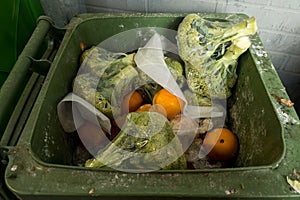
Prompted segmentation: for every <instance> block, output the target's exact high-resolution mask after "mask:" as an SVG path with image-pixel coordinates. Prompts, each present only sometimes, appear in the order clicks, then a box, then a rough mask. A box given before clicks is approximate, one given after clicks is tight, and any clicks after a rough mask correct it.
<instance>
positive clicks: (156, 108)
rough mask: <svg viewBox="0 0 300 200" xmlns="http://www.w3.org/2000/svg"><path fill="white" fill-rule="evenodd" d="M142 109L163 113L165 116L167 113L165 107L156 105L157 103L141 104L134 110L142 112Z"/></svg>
mask: <svg viewBox="0 0 300 200" xmlns="http://www.w3.org/2000/svg"><path fill="white" fill-rule="evenodd" d="M144 111H149V112H157V113H160V114H162V115H164V116H165V117H167V113H166V111H165V109H164V108H163V107H162V106H161V105H158V104H155V105H151V104H144V105H141V106H140V107H139V108H138V109H137V110H136V111H135V112H144Z"/></svg>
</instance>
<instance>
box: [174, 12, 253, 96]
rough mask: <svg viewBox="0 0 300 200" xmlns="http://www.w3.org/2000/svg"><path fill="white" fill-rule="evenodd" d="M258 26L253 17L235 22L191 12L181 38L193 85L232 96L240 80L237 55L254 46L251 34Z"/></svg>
mask: <svg viewBox="0 0 300 200" xmlns="http://www.w3.org/2000/svg"><path fill="white" fill-rule="evenodd" d="M256 30H257V26H256V21H255V18H253V17H251V18H248V19H245V20H243V21H242V22H240V23H238V24H234V25H232V24H230V23H226V22H219V21H210V20H208V19H204V18H202V17H200V16H199V15H197V14H189V15H187V16H186V17H185V18H184V19H183V21H182V22H181V23H180V25H179V27H178V37H177V38H178V48H179V55H180V57H181V59H182V60H183V61H184V63H185V75H186V78H187V82H188V85H189V87H190V88H191V89H192V90H193V91H194V92H195V93H197V94H200V95H202V96H206V97H209V98H210V97H212V98H227V97H229V96H230V95H231V91H230V89H231V88H232V87H233V86H234V84H235V81H236V67H237V59H238V57H239V56H240V55H241V54H242V53H244V52H245V51H246V50H247V49H248V48H249V47H250V44H251V43H250V40H249V38H248V37H247V36H248V35H252V34H254V33H256Z"/></svg>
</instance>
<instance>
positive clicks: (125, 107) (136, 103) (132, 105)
mask: <svg viewBox="0 0 300 200" xmlns="http://www.w3.org/2000/svg"><path fill="white" fill-rule="evenodd" d="M143 101H144V100H143V97H142V95H141V94H140V93H139V92H137V91H133V92H131V93H129V94H127V95H126V96H125V97H124V99H123V101H122V102H121V109H122V112H123V113H127V112H133V111H135V110H136V109H138V108H139V107H140V106H141V105H142V103H143Z"/></svg>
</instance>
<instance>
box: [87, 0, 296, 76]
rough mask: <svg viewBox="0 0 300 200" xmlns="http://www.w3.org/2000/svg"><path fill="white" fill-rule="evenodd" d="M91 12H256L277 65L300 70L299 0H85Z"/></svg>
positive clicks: (260, 29) (273, 60)
mask: <svg viewBox="0 0 300 200" xmlns="http://www.w3.org/2000/svg"><path fill="white" fill-rule="evenodd" d="M85 2H86V6H87V11H88V12H112V11H113V12H134V11H138V12H234V13H235V12H240V13H245V14H247V15H249V16H255V17H256V19H257V23H258V26H259V35H260V38H261V39H262V41H263V43H264V46H265V49H266V50H267V51H268V53H269V55H270V57H271V59H272V62H273V64H274V66H275V67H276V68H277V69H280V70H284V71H289V72H296V73H300V0H288V1H283V0H111V1H109V0H85Z"/></svg>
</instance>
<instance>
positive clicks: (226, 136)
mask: <svg viewBox="0 0 300 200" xmlns="http://www.w3.org/2000/svg"><path fill="white" fill-rule="evenodd" d="M203 147H204V149H205V151H206V153H208V156H209V157H210V158H211V159H212V160H216V161H226V160H229V159H231V158H233V157H235V156H236V154H237V152H238V139H237V137H236V135H235V134H234V133H232V132H231V131H230V130H229V129H227V128H216V129H214V130H212V131H210V132H208V133H207V134H206V136H205V138H204V141H203Z"/></svg>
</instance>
